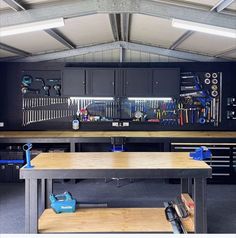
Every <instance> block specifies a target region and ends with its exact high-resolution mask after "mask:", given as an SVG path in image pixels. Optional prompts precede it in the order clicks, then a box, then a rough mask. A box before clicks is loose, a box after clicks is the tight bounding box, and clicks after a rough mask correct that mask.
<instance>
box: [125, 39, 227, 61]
mask: <svg viewBox="0 0 236 238" xmlns="http://www.w3.org/2000/svg"><path fill="white" fill-rule="evenodd" d="M124 44H126V45H127V47H126V46H123V47H124V48H125V49H129V50H134V51H141V52H146V53H150V54H156V55H162V56H167V57H171V58H177V59H184V60H189V61H196V62H203V61H208V62H209V61H217V62H219V61H225V60H224V59H220V58H215V57H211V56H206V55H201V54H196V53H191V52H186V51H180V50H170V49H166V48H161V47H155V46H150V45H144V44H136V43H129V42H125V43H124Z"/></svg>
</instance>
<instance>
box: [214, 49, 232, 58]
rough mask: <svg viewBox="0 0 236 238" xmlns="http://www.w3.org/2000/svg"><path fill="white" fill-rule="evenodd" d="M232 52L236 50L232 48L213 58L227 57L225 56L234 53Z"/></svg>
mask: <svg viewBox="0 0 236 238" xmlns="http://www.w3.org/2000/svg"><path fill="white" fill-rule="evenodd" d="M234 52H236V48H233V49H230V50H226V51H224V52H221V53H219V54H217V55H215V57H221V56H224V55H227V54H231V53H234Z"/></svg>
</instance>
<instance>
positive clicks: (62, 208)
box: [49, 192, 76, 213]
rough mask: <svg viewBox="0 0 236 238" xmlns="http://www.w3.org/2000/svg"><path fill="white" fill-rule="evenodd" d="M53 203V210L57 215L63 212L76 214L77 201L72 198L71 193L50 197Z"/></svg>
mask: <svg viewBox="0 0 236 238" xmlns="http://www.w3.org/2000/svg"><path fill="white" fill-rule="evenodd" d="M49 199H50V202H51V208H52V209H53V210H54V212H56V213H63V212H75V209H76V200H75V199H73V198H72V195H71V194H70V193H69V192H64V193H63V194H58V195H54V194H51V195H50V196H49Z"/></svg>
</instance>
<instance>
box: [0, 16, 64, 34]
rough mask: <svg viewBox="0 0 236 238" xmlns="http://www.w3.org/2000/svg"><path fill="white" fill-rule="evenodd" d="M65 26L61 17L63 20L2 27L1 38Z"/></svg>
mask: <svg viewBox="0 0 236 238" xmlns="http://www.w3.org/2000/svg"><path fill="white" fill-rule="evenodd" d="M64 25H65V23H64V19H63V18H62V17H61V18H56V19H50V20H45V21H38V22H32V23H26V24H19V25H14V26H8V27H1V28H0V37H3V36H11V35H16V34H22V33H27V32H34V31H40V30H46V29H50V28H57V27H61V26H64Z"/></svg>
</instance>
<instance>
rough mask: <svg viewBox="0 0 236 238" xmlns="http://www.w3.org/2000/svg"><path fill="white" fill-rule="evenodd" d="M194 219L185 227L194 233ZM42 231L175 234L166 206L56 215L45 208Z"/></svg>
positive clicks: (40, 226)
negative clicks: (192, 222)
mask: <svg viewBox="0 0 236 238" xmlns="http://www.w3.org/2000/svg"><path fill="white" fill-rule="evenodd" d="M190 223H191V220H185V221H184V226H185V227H186V229H187V230H188V231H190V232H193V226H192V224H190ZM38 225H39V233H83V232H86V233H99V232H101V233H110V232H115V233H120V232H121V233H126V232H134V233H135V232H139V233H142V232H154V233H172V226H171V224H170V223H169V222H168V221H167V220H166V218H165V213H164V208H80V209H78V210H77V211H76V212H75V213H62V214H56V213H55V212H54V211H53V210H52V209H46V210H45V211H44V212H43V214H42V215H41V217H40V219H39V224H38Z"/></svg>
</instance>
